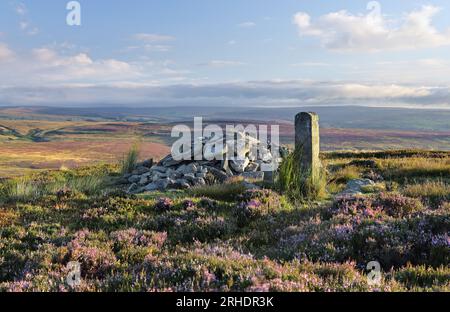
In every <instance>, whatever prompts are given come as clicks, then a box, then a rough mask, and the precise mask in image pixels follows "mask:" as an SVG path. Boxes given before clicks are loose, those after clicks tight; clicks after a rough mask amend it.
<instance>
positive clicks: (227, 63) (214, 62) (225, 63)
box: [199, 60, 245, 67]
mask: <svg viewBox="0 0 450 312" xmlns="http://www.w3.org/2000/svg"><path fill="white" fill-rule="evenodd" d="M199 65H201V66H210V67H230V66H242V65H245V63H243V62H238V61H227V60H212V61H209V62H206V63H201V64H199Z"/></svg>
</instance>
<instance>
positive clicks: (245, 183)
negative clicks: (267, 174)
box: [242, 181, 261, 190]
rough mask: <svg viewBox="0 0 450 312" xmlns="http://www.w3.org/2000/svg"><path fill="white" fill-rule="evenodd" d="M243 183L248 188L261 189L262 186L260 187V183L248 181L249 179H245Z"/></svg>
mask: <svg viewBox="0 0 450 312" xmlns="http://www.w3.org/2000/svg"><path fill="white" fill-rule="evenodd" d="M242 185H244V187H245V189H246V190H260V189H261V187H259V186H258V185H256V184H253V183H250V182H247V181H243V182H242Z"/></svg>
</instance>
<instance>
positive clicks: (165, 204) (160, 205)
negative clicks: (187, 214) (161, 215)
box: [155, 197, 173, 212]
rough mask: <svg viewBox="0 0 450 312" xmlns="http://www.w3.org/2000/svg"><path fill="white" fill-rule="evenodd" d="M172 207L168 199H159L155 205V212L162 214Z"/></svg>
mask: <svg viewBox="0 0 450 312" xmlns="http://www.w3.org/2000/svg"><path fill="white" fill-rule="evenodd" d="M172 207H173V201H172V200H171V199H170V198H167V197H162V198H159V199H158V200H157V202H156V204H155V210H156V211H158V212H164V211H167V210H170V209H171V208H172Z"/></svg>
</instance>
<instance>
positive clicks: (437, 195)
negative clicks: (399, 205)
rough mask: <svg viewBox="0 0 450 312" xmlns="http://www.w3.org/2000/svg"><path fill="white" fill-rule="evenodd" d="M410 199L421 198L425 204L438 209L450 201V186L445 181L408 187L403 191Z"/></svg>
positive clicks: (428, 182)
mask: <svg viewBox="0 0 450 312" xmlns="http://www.w3.org/2000/svg"><path fill="white" fill-rule="evenodd" d="M402 193H403V194H405V195H406V196H409V197H415V198H420V199H422V201H424V202H425V203H427V204H429V205H431V206H433V207H437V206H439V205H441V204H442V203H443V202H445V201H447V200H450V185H449V184H447V183H445V182H443V181H440V180H438V181H426V182H424V183H416V184H409V185H406V186H405V187H404V189H403V191H402Z"/></svg>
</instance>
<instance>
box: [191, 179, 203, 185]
mask: <svg viewBox="0 0 450 312" xmlns="http://www.w3.org/2000/svg"><path fill="white" fill-rule="evenodd" d="M192 183H193V184H194V186H201V185H206V182H205V180H204V179H203V178H194V180H193V181H192Z"/></svg>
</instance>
